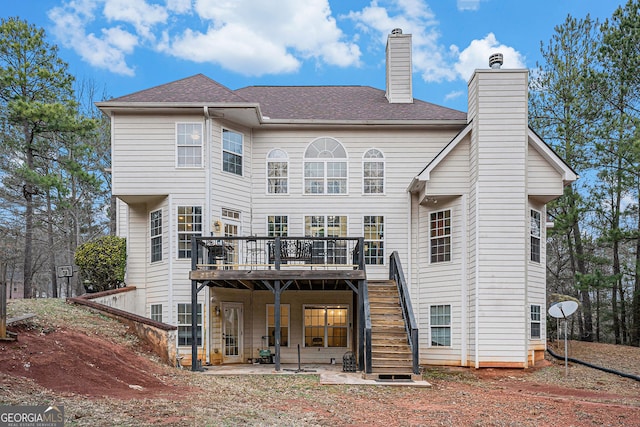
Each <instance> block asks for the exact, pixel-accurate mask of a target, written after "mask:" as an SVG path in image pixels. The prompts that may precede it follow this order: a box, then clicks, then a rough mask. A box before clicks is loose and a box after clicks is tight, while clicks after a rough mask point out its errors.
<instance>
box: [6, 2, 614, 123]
mask: <svg viewBox="0 0 640 427" xmlns="http://www.w3.org/2000/svg"><path fill="white" fill-rule="evenodd" d="M623 4H624V2H623V1H615V0H536V1H528V0H368V1H360V0H20V1H19V0H0V5H1V7H0V16H1V17H3V18H8V17H15V16H17V17H20V18H21V19H24V20H26V21H28V22H29V23H31V24H35V25H37V26H38V27H41V28H44V29H45V31H46V33H47V36H48V41H49V43H51V44H56V45H58V46H59V48H60V52H59V55H60V57H61V58H62V59H63V60H64V61H66V62H67V63H68V64H69V70H70V72H71V73H72V74H74V75H75V76H76V78H77V79H82V80H90V81H92V82H94V83H95V85H96V86H97V87H98V89H100V90H101V91H104V92H105V93H106V94H107V95H108V96H109V97H117V96H121V95H126V94H128V93H132V92H136V91H138V90H142V89H146V88H149V87H153V86H156V85H159V84H163V83H167V82H170V81H174V80H178V79H181V78H184V77H188V76H191V75H194V74H198V73H202V74H205V75H207V76H209V77H210V78H212V79H214V80H216V81H218V82H220V83H221V84H223V85H225V86H227V87H229V88H231V89H238V88H241V87H244V86H249V85H366V86H373V87H376V88H379V89H384V85H385V75H384V58H385V55H384V50H385V42H386V37H387V35H388V34H389V33H390V31H391V30H392V29H393V28H401V29H402V30H403V32H404V33H405V34H412V40H413V66H414V75H413V88H414V97H415V98H418V99H421V100H424V101H429V102H433V103H435V104H439V105H444V106H447V107H451V108H455V109H458V110H462V111H466V109H467V107H466V105H467V95H466V85H467V80H468V78H469V76H470V75H471V73H472V71H473V70H474V69H475V68H488V64H487V61H488V58H489V55H490V53H493V52H502V53H503V54H504V61H505V63H504V66H503V68H530V69H531V68H534V67H535V65H536V62H537V61H540V60H541V58H540V43H541V42H543V43H545V44H547V43H548V41H549V40H550V39H551V37H552V35H553V29H554V27H555V26H556V25H560V24H562V23H563V22H564V21H565V19H566V17H567V15H569V14H570V15H572V16H573V17H576V18H584V17H585V16H586V15H587V14H589V15H590V16H591V17H592V18H597V19H599V20H600V21H602V20H604V19H606V18H609V17H611V15H612V13H613V11H614V10H615V9H616V8H617V7H618V6H621V5H623Z"/></svg>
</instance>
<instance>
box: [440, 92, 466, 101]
mask: <svg viewBox="0 0 640 427" xmlns="http://www.w3.org/2000/svg"><path fill="white" fill-rule="evenodd" d="M466 95H467V93H466V92H465V91H462V90H456V91H453V92H449V93H448V94H446V95H445V97H444V100H445V101H451V100H454V99H458V98H460V97H461V96H466Z"/></svg>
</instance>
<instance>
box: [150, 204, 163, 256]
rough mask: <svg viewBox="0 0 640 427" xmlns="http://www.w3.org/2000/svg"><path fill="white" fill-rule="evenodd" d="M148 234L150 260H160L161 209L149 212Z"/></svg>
mask: <svg viewBox="0 0 640 427" xmlns="http://www.w3.org/2000/svg"><path fill="white" fill-rule="evenodd" d="M149 235H150V237H151V242H150V250H151V262H157V261H162V210H161V209H158V210H157V211H153V212H151V214H150V218H149Z"/></svg>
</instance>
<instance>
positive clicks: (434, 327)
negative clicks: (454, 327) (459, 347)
mask: <svg viewBox="0 0 640 427" xmlns="http://www.w3.org/2000/svg"><path fill="white" fill-rule="evenodd" d="M429 312H430V314H431V323H430V326H431V347H450V346H451V306H450V305H432V306H431V308H430V309H429Z"/></svg>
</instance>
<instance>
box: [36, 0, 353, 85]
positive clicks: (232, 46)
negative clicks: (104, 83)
mask: <svg viewBox="0 0 640 427" xmlns="http://www.w3.org/2000/svg"><path fill="white" fill-rule="evenodd" d="M274 4H275V2H273V1H264V0H234V1H221V0H195V1H193V4H192V1H191V0H166V3H165V4H164V5H161V4H160V3H155V2H153V0H63V3H62V6H60V7H56V8H54V9H52V10H50V11H49V18H50V19H51V20H52V21H53V22H54V35H55V36H56V37H58V39H59V40H60V41H61V44H63V45H64V46H65V47H69V48H72V49H74V50H75V51H76V52H77V53H78V55H80V56H81V57H82V58H83V60H85V61H87V62H89V63H90V64H92V65H94V66H96V67H100V68H106V69H108V70H110V71H112V72H115V73H119V74H125V75H132V74H133V68H132V67H131V66H129V65H128V64H127V56H128V55H130V54H132V53H133V52H134V49H137V48H147V49H152V50H155V51H159V52H163V53H165V54H167V55H171V56H175V57H178V58H182V59H186V60H192V61H194V62H210V63H215V64H219V65H220V66H222V67H224V68H227V69H230V70H233V71H236V72H238V73H242V74H246V75H261V74H267V73H289V72H293V71H296V70H298V69H299V68H300V66H301V64H302V62H303V61H305V60H308V59H312V60H315V61H316V62H318V63H320V64H328V65H332V66H339V67H349V66H358V65H359V64H360V56H361V52H360V48H359V47H358V45H357V44H356V43H355V42H354V41H352V40H348V39H347V37H346V36H345V34H344V33H343V32H342V30H341V29H340V28H339V27H338V25H337V23H336V20H335V18H334V17H333V16H332V14H331V9H330V6H329V2H328V0H307V1H299V0H280V1H278V2H277V6H274ZM105 21H106V22H107V23H108V24H109V26H106V25H104V23H105ZM70 24H71V25H70ZM89 28H91V29H92V30H89Z"/></svg>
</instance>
